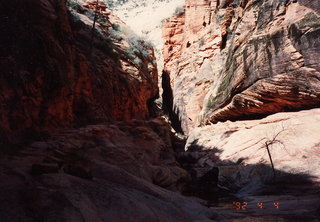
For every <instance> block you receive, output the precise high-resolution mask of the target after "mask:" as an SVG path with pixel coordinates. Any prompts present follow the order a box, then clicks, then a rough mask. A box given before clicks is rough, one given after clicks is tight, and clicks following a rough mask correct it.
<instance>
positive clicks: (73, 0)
mask: <svg viewBox="0 0 320 222" xmlns="http://www.w3.org/2000/svg"><path fill="white" fill-rule="evenodd" d="M67 6H68V7H70V8H72V9H75V10H76V9H78V8H79V7H81V6H80V3H79V2H78V1H77V0H68V1H67Z"/></svg>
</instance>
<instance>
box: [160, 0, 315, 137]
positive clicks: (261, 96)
mask: <svg viewBox="0 0 320 222" xmlns="http://www.w3.org/2000/svg"><path fill="white" fill-rule="evenodd" d="M319 9H320V5H319V2H315V1H312V2H310V1H307V0H301V1H278V0H264V1H260V0H259V1H258V0H249V1H248V0H241V1H217V0H211V1H205V0H187V1H186V6H185V12H184V13H183V14H181V15H176V16H174V17H172V18H171V19H170V20H169V21H168V22H167V23H165V24H164V27H163V36H164V39H165V46H164V59H165V72H166V73H168V74H169V75H170V78H171V87H172V89H173V97H174V110H175V112H176V113H178V114H179V116H180V120H181V124H182V128H183V131H184V132H185V133H186V134H188V133H189V132H190V130H191V129H192V128H193V127H194V126H196V125H199V124H205V123H208V122H214V123H215V122H218V121H225V120H237V119H249V118H257V117H261V116H264V115H268V114H272V113H277V112H281V111H290V110H301V109H306V108H312V107H318V106H319V101H320V88H319V86H320V83H319V78H320V73H319V71H320V67H319V64H320V63H319V58H320V56H319V47H320V45H319V43H320V39H319V36H320V35H319V30H320V29H319V27H320V22H319V21H320V20H319V19H320V18H319ZM199 15H201V16H199Z"/></svg>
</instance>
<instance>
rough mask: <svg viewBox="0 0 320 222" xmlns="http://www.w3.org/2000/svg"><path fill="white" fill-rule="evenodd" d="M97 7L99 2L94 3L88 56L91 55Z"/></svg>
mask: <svg viewBox="0 0 320 222" xmlns="http://www.w3.org/2000/svg"><path fill="white" fill-rule="evenodd" d="M98 7H99V0H97V1H96V7H95V10H94V19H93V24H92V29H91V39H90V51H89V52H90V56H91V54H92V47H93V41H94V30H95V28H96V22H97V18H98Z"/></svg>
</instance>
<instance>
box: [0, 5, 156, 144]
mask: <svg viewBox="0 0 320 222" xmlns="http://www.w3.org/2000/svg"><path fill="white" fill-rule="evenodd" d="M0 11H1V26H0V29H1V36H0V42H1V49H0V50H1V52H0V57H1V59H0V60H1V62H0V66H1V75H0V104H1V109H0V132H1V136H0V137H2V139H3V138H6V139H8V140H10V141H11V142H19V141H20V139H21V141H22V140H24V139H26V138H29V137H33V136H35V135H38V133H39V132H51V131H53V130H55V129H59V128H68V127H71V126H79V125H85V124H88V123H94V122H98V121H105V120H117V119H130V118H147V117H149V116H150V107H148V104H151V102H152V100H154V99H155V98H156V97H157V94H158V86H157V69H156V62H155V58H154V54H153V49H152V47H151V46H150V45H148V44H145V43H144V41H142V40H140V39H139V38H138V37H137V36H136V35H134V34H133V33H131V32H130V30H129V29H128V28H127V27H126V25H125V24H124V23H123V22H122V21H121V20H120V19H119V18H117V17H116V16H113V15H111V14H110V11H107V10H104V11H103V12H102V11H101V12H100V11H99V12H98V16H97V18H98V19H97V23H96V30H95V31H94V35H93V37H92V28H91V27H92V25H93V18H94V12H93V11H92V10H90V9H87V8H85V7H83V6H82V3H81V2H79V3H75V2H72V4H71V3H69V7H67V6H66V1H49V0H40V1H39V0H31V1H7V2H6V4H1V8H0Z"/></svg>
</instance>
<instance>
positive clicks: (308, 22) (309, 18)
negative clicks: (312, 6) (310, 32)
mask: <svg viewBox="0 0 320 222" xmlns="http://www.w3.org/2000/svg"><path fill="white" fill-rule="evenodd" d="M319 26H320V17H318V16H316V15H315V14H314V13H312V12H311V13H309V14H307V15H306V16H305V17H304V18H303V19H301V20H300V21H299V22H298V27H299V28H300V29H303V28H306V27H311V28H317V27H319Z"/></svg>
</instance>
